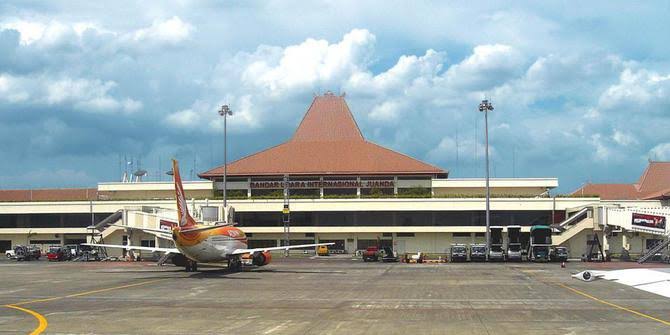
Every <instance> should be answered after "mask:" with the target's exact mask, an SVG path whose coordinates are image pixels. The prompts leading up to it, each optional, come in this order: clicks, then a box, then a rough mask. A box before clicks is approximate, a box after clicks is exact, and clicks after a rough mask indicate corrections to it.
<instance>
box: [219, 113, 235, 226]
mask: <svg viewBox="0 0 670 335" xmlns="http://www.w3.org/2000/svg"><path fill="white" fill-rule="evenodd" d="M219 115H221V116H223V214H224V220H226V221H227V220H228V218H227V217H226V216H227V212H226V208H227V206H228V202H227V199H226V191H227V190H228V185H227V183H226V177H227V175H228V140H227V136H228V134H227V131H228V125H227V123H228V122H227V121H228V116H232V115H233V111H231V110H230V107H228V105H223V106H221V109H220V110H219Z"/></svg>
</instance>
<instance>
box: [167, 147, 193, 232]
mask: <svg viewBox="0 0 670 335" xmlns="http://www.w3.org/2000/svg"><path fill="white" fill-rule="evenodd" d="M172 174H173V178H174V190H175V194H176V197H177V216H178V219H179V227H190V226H195V220H194V219H193V218H192V217H191V215H189V214H188V206H187V205H186V194H185V193H184V186H183V185H182V183H181V175H180V174H179V162H177V160H174V159H173V160H172Z"/></svg>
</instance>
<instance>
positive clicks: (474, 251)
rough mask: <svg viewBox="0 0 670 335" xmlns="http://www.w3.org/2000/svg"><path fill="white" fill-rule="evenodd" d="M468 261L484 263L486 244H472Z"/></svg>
mask: <svg viewBox="0 0 670 335" xmlns="http://www.w3.org/2000/svg"><path fill="white" fill-rule="evenodd" d="M470 260H471V261H473V262H475V261H479V262H484V261H486V244H473V245H471V246H470Z"/></svg>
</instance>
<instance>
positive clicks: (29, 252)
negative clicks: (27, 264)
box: [14, 245, 42, 261]
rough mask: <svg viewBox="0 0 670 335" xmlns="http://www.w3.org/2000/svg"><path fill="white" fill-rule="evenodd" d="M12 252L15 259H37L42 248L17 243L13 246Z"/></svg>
mask: <svg viewBox="0 0 670 335" xmlns="http://www.w3.org/2000/svg"><path fill="white" fill-rule="evenodd" d="M14 254H15V255H16V260H17V261H32V260H39V259H40V257H41V256H42V250H40V249H39V248H35V247H32V246H26V245H17V246H16V247H15V248H14Z"/></svg>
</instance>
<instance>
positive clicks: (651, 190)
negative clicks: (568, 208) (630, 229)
mask: <svg viewBox="0 0 670 335" xmlns="http://www.w3.org/2000/svg"><path fill="white" fill-rule="evenodd" d="M573 194H574V195H579V194H588V195H598V196H600V198H601V199H604V200H638V199H640V200H649V199H665V198H668V197H670V162H653V161H650V162H649V165H647V168H646V169H645V171H644V173H643V174H642V176H641V177H640V180H638V182H637V183H635V184H591V183H589V184H586V185H584V186H582V187H580V188H579V189H577V190H576V191H575V192H573Z"/></svg>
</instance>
